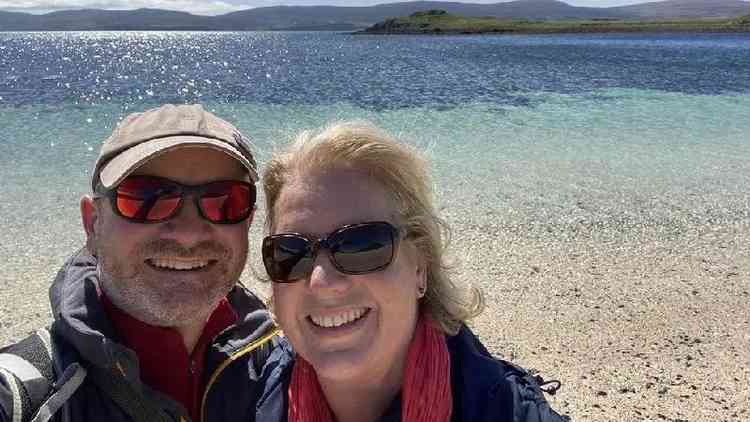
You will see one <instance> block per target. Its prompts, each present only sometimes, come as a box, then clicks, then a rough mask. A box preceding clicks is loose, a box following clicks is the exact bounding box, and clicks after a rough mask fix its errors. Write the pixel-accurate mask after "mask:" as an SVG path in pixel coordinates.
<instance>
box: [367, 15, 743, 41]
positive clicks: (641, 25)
mask: <svg viewBox="0 0 750 422" xmlns="http://www.w3.org/2000/svg"><path fill="white" fill-rule="evenodd" d="M611 32H619V33H624V32H651V33H654V32H714V33H716V32H750V16H745V17H739V18H723V19H720V18H700V19H696V18H691V19H668V20H663V21H658V20H615V19H606V20H580V19H577V20H567V21H566V20H528V19H506V18H495V17H467V16H459V15H452V14H449V13H447V12H446V11H445V10H439V9H433V10H427V11H423V12H417V13H413V14H411V15H409V16H401V17H398V18H389V19H386V20H384V21H382V22H378V23H376V24H375V25H372V26H370V27H368V28H367V29H364V30H362V31H358V32H356V33H357V34H382V35H392V34H399V35H403V34H416V35H455V34H574V33H611Z"/></svg>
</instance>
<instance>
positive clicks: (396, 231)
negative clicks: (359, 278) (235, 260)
mask: <svg viewBox="0 0 750 422" xmlns="http://www.w3.org/2000/svg"><path fill="white" fill-rule="evenodd" d="M370 225H384V226H387V227H388V228H389V229H390V233H389V234H390V236H391V242H392V244H393V246H392V248H391V256H390V257H389V258H388V261H387V262H386V263H384V264H383V265H380V266H378V267H377V268H373V269H369V270H365V271H349V270H346V269H345V268H342V267H341V265H340V263H339V262H338V261H336V258H335V257H334V254H333V252H332V251H331V247H330V245H329V240H330V239H331V237H333V236H335V235H337V234H339V233H341V232H342V231H346V230H351V229H353V228H357V227H361V226H370ZM402 232H403V230H402V229H400V228H399V227H396V226H394V225H393V224H392V223H389V222H387V221H365V222H362V223H355V224H347V225H344V226H341V227H339V228H337V229H336V230H334V231H332V232H330V233H328V234H327V235H326V236H324V237H321V238H318V239H311V238H309V237H307V236H305V235H303V234H301V233H295V232H292V233H277V234H273V235H269V236H266V237H264V238H263V242H262V249H261V251H265V250H266V245H267V244H268V243H269V242H271V241H273V240H274V239H279V238H295V239H302V240H304V241H306V242H307V244H308V248H307V250H308V251H309V252H308V253H309V254H310V255H311V259H312V262H313V263H314V262H315V260H316V259H317V258H318V253H319V252H320V250H321V249H325V250H326V251H327V253H328V260H329V261H330V262H331V265H333V267H334V268H336V270H337V271H339V272H340V273H342V274H347V275H362V274H370V273H376V272H378V271H382V270H384V269H385V268H388V266H389V265H391V264H392V263H393V259H394V258H395V257H396V254H397V253H398V247H399V244H400V242H401V237H402V236H401V235H402ZM261 255H262V259H263V265H264V266H265V267H266V272H267V273H269V277H270V272H269V271H268V264H267V263H266V256H265V253H262V252H261ZM307 256H308V255H307V254H306V255H305V257H307ZM307 277H309V274H308V275H307ZM304 278H306V277H300V278H296V279H293V280H282V281H279V280H274V279H273V278H271V281H273V282H274V283H279V284H289V283H296V282H298V281H300V280H303V279H304Z"/></svg>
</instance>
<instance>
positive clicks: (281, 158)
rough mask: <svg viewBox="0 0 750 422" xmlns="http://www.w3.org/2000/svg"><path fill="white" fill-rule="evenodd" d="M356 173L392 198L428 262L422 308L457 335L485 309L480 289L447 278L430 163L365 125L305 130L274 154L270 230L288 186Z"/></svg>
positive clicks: (268, 189)
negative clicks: (333, 173)
mask: <svg viewBox="0 0 750 422" xmlns="http://www.w3.org/2000/svg"><path fill="white" fill-rule="evenodd" d="M339 168H344V169H357V170H360V171H362V172H363V173H365V174H367V175H368V176H369V177H371V178H373V179H374V180H376V181H377V182H379V183H380V184H381V185H382V186H383V187H384V188H385V190H386V191H387V192H389V193H390V195H391V198H390V199H391V200H392V203H393V204H394V205H395V206H396V210H395V211H396V215H397V217H398V218H399V220H400V221H399V224H401V225H402V228H403V229H404V230H405V232H406V238H407V239H409V240H410V241H411V242H412V243H413V244H414V246H415V247H416V249H417V251H418V252H419V255H420V257H421V259H422V262H424V265H425V271H426V279H427V291H426V293H425V296H424V297H423V298H422V301H421V302H422V303H421V306H422V307H423V310H425V311H426V312H428V314H429V315H430V316H431V317H432V318H433V319H434V320H435V321H436V322H437V323H438V324H439V325H440V327H441V328H442V330H443V331H444V332H445V333H447V334H449V335H453V334H456V333H457V332H458V330H459V329H460V327H461V324H462V323H464V322H465V321H467V320H468V319H470V318H473V317H475V316H477V315H478V314H479V313H481V311H482V310H483V308H484V299H483V295H482V292H481V291H480V290H479V289H477V288H476V287H471V288H469V289H462V288H459V286H457V285H456V284H455V283H454V282H453V281H452V280H451V279H450V277H449V276H448V273H447V269H448V268H447V266H446V264H445V262H444V260H445V256H444V253H445V248H446V246H447V242H448V239H449V234H450V231H449V228H448V226H447V224H446V223H445V221H444V220H443V219H441V218H440V217H439V216H438V215H437V212H436V210H435V207H434V205H433V192H432V184H431V181H430V176H429V172H428V170H427V163H426V161H425V160H424V159H423V158H421V156H420V155H419V154H418V153H417V152H416V151H415V150H413V149H412V148H409V147H407V146H406V145H403V144H401V143H399V142H397V141H396V140H394V139H393V138H392V137H390V136H389V135H388V134H386V133H385V132H383V131H382V130H380V129H378V128H377V127H375V126H373V125H372V124H370V123H367V122H356V121H355V122H341V123H335V124H332V125H330V126H328V127H326V128H324V129H323V130H322V131H319V132H317V133H316V132H311V131H304V132H302V133H300V134H299V135H298V137H297V139H296V141H295V142H294V143H293V144H292V145H291V146H290V147H289V148H288V149H287V150H286V151H284V152H282V153H279V154H275V155H274V157H273V158H272V159H271V161H270V162H269V163H267V164H266V169H265V171H264V173H263V182H262V183H263V190H264V192H265V197H266V212H267V217H266V230H267V231H268V232H269V233H272V232H273V230H274V227H275V223H276V216H277V213H279V212H283V210H277V209H276V203H277V201H278V199H279V195H280V194H281V191H282V190H283V188H284V186H285V185H286V184H287V183H289V182H290V181H292V180H293V179H294V177H297V176H299V175H301V174H305V173H307V172H311V171H325V170H332V169H339Z"/></svg>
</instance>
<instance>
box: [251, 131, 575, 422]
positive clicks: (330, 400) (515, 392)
mask: <svg viewBox="0 0 750 422" xmlns="http://www.w3.org/2000/svg"><path fill="white" fill-rule="evenodd" d="M263 187H264V190H265V197H266V210H267V215H268V217H267V218H268V220H267V230H268V231H269V236H267V237H266V238H265V239H264V241H263V261H264V265H265V267H266V270H267V272H268V274H269V276H270V278H271V280H272V281H273V299H272V302H273V309H274V312H275V314H276V317H277V320H278V323H279V325H280V326H281V328H282V329H283V331H284V333H285V336H286V340H288V342H289V343H291V346H292V348H293V350H294V352H295V360H294V363H293V364H290V365H287V367H286V368H283V369H282V370H281V371H280V372H281V376H280V379H281V383H282V386H281V391H284V392H285V393H284V395H285V397H284V399H283V402H284V409H282V410H281V413H285V415H284V416H287V417H288V420H289V421H291V422H298V421H311V422H312V421H316V422H317V421H337V422H355V421H356V422H375V421H409V422H422V421H424V422H427V421H430V422H435V421H437V422H448V421H471V422H479V421H493V422H498V421H500V422H502V421H545V422H546V421H562V420H565V419H563V417H561V416H559V415H558V414H557V413H555V412H554V411H552V410H551V409H550V407H549V405H548V404H547V402H546V401H545V400H544V397H543V394H542V393H541V390H540V389H539V386H538V384H537V383H536V382H535V381H534V379H533V378H532V377H531V376H528V374H526V373H525V372H524V371H522V370H520V369H519V368H516V367H513V366H511V365H510V364H507V363H504V362H501V361H497V360H495V359H493V358H492V357H491V355H490V354H489V353H488V352H487V351H486V349H485V348H484V347H483V346H482V344H481V343H480V342H479V340H478V339H477V338H476V337H475V336H474V334H472V332H471V330H469V328H467V327H466V325H465V324H464V323H465V321H466V320H468V319H469V318H471V317H474V316H476V315H477V314H479V312H481V310H482V308H483V301H482V296H481V294H480V292H479V291H478V290H476V289H472V290H470V291H468V293H467V292H463V291H462V290H461V289H460V288H459V287H458V286H456V285H455V284H454V283H452V282H451V280H450V279H449V277H448V275H447V274H446V272H445V266H444V263H443V237H442V231H441V229H443V228H444V224H443V222H442V221H441V220H440V218H439V217H438V216H437V213H436V211H435V208H434V206H433V203H432V193H431V190H430V181H429V178H428V174H427V170H426V165H425V163H424V162H423V161H422V160H421V159H420V158H419V157H418V155H417V154H416V153H415V152H413V151H412V150H410V149H408V148H407V147H405V146H403V145H401V144H399V143H397V142H395V141H394V140H392V139H391V138H390V137H389V136H388V135H386V134H384V133H383V132H381V131H379V130H378V129H376V128H374V127H373V126H370V125H367V124H361V123H343V124H337V125H334V126H331V127H329V128H327V129H326V130H324V131H323V132H322V133H319V134H317V135H314V134H311V133H303V134H302V135H300V137H299V138H298V140H297V141H296V142H295V143H294V144H293V145H292V146H291V148H290V149H289V150H288V151H287V152H286V153H284V154H281V155H277V156H276V157H275V158H273V159H272V160H271V162H270V163H269V164H268V165H267V168H266V171H265V174H264V177H263ZM282 367H283V365H282ZM274 413H276V412H274Z"/></svg>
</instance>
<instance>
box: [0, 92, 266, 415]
mask: <svg viewBox="0 0 750 422" xmlns="http://www.w3.org/2000/svg"><path fill="white" fill-rule="evenodd" d="M257 180H258V175H257V168H256V164H255V160H254V159H253V155H252V153H251V151H250V150H249V148H248V143H247V141H246V140H245V138H244V137H243V136H242V135H241V134H240V133H239V131H238V130H237V129H236V128H234V127H233V126H232V125H230V124H229V123H227V122H226V121H224V120H221V119H220V118H218V117H216V116H215V115H213V114H211V113H209V112H207V111H205V110H203V108H202V107H201V106H199V105H189V106H188V105H183V106H173V105H165V106H162V107H159V108H157V109H152V110H148V111H146V112H144V113H140V114H133V115H130V116H128V117H126V118H125V120H124V121H123V122H122V123H121V124H120V125H119V126H118V127H117V128H116V129H115V131H114V132H113V133H112V135H111V136H110V137H109V138H108V139H107V140H106V141H105V142H104V144H103V146H102V149H101V154H100V156H99V158H98V160H97V161H96V164H95V167H94V170H93V172H92V179H91V183H92V189H93V194H92V195H86V196H84V197H83V198H82V199H81V205H80V207H81V217H82V221H83V226H84V229H85V231H86V237H87V241H86V248H84V249H82V250H81V251H79V252H78V253H76V254H75V255H74V256H73V257H72V258H71V259H70V260H69V261H68V262H67V263H66V264H65V265H64V267H63V269H62V270H61V271H60V272H59V274H58V276H57V278H56V280H55V281H54V283H53V285H52V287H51V288H50V300H51V306H52V311H53V315H54V323H53V324H52V326H51V328H50V330H49V334H47V333H48V332H47V331H44V330H42V331H39V332H38V333H37V334H35V335H33V336H31V337H30V338H27V339H25V340H23V341H22V342H20V343H18V344H16V345H12V346H10V347H8V348H7V349H6V350H5V352H6V353H4V354H0V421H2V422H5V421H14V422H15V421H20V420H22V419H23V420H28V417H29V415H31V414H35V415H36V417H37V419H35V420H48V419H49V418H50V417H52V418H53V419H54V420H58V421H76V422H79V421H108V422H116V421H188V420H193V421H232V420H237V421H240V420H241V421H247V420H252V419H254V417H255V414H254V412H255V408H254V406H253V403H252V401H251V400H249V397H251V396H253V397H255V396H258V395H259V394H262V391H263V388H264V384H265V383H264V377H267V376H268V374H269V373H270V368H269V367H268V362H273V361H274V359H276V360H278V357H277V358H272V355H273V354H274V353H277V348H274V347H272V346H273V345H274V344H275V343H276V340H277V338H276V336H277V334H278V331H277V329H276V327H275V325H274V324H273V322H272V320H271V318H270V317H269V314H268V312H267V311H266V310H265V309H264V307H263V304H262V302H260V301H259V300H258V299H257V298H256V297H255V296H254V295H253V294H251V293H250V292H248V291H247V290H246V289H245V288H243V287H242V286H240V285H238V284H237V281H238V279H239V276H240V273H241V272H242V269H243V268H244V266H245V260H246V255H247V250H248V229H249V227H250V224H251V223H252V220H253V214H254V211H255V199H256V190H255V182H256V181H257ZM50 346H51V347H50ZM45 349H46V350H48V351H49V358H48V359H47V360H49V361H51V362H49V363H48V364H47V366H46V367H45V364H44V361H45V359H44V357H43V356H42V358H39V356H40V353H39V350H45ZM30 350H31V352H29V351H30ZM41 355H44V353H41ZM269 358H270V359H269ZM29 362H30V363H32V364H34V365H33V366H29V365H28V363H29ZM40 362H42V363H40ZM50 363H51V364H50ZM44 372H47V373H46V374H45V373H44ZM48 379H50V380H53V382H49V383H48V382H47V380H48ZM50 384H52V385H50Z"/></svg>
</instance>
